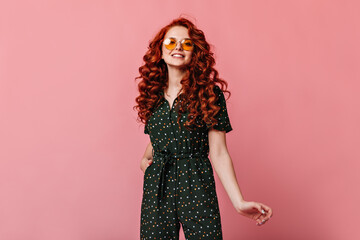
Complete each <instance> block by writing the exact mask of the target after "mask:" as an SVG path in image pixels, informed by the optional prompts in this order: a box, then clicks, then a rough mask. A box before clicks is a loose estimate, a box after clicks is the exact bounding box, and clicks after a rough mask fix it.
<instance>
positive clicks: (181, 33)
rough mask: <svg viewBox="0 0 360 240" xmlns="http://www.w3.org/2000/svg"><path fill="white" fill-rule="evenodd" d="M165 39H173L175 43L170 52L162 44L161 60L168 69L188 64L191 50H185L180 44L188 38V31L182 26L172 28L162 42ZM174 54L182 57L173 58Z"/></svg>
mask: <svg viewBox="0 0 360 240" xmlns="http://www.w3.org/2000/svg"><path fill="white" fill-rule="evenodd" d="M167 38H174V39H175V41H176V43H175V44H176V47H175V48H174V49H172V50H170V49H167V48H166V47H165V44H164V43H162V47H161V48H162V57H161V58H162V59H164V61H165V63H166V64H167V65H168V67H176V68H180V67H183V66H185V65H187V64H188V63H190V61H191V55H192V52H193V50H185V49H184V48H183V47H182V44H181V40H183V39H186V38H190V36H189V34H188V29H187V28H186V27H183V26H174V27H172V28H170V29H169V30H168V32H167V33H166V34H165V37H164V39H163V40H165V39H167ZM175 53H178V54H180V55H182V56H176V55H175V56H174V54H175Z"/></svg>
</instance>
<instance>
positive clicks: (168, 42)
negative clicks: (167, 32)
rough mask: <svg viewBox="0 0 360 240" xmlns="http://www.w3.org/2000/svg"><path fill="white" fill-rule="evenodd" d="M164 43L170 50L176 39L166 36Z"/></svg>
mask: <svg viewBox="0 0 360 240" xmlns="http://www.w3.org/2000/svg"><path fill="white" fill-rule="evenodd" d="M164 45H165V47H166V48H167V49H169V50H172V49H174V48H175V46H176V41H175V40H174V39H172V38H167V39H165V40H164Z"/></svg>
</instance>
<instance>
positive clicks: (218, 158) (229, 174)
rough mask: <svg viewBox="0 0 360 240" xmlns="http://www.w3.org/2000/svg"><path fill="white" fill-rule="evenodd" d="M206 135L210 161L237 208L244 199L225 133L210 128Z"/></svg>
mask: <svg viewBox="0 0 360 240" xmlns="http://www.w3.org/2000/svg"><path fill="white" fill-rule="evenodd" d="M208 136H209V148H210V152H209V155H210V159H211V163H212V165H213V166H214V169H215V172H216V174H217V175H218V177H219V178H220V181H221V183H222V185H223V186H224V188H225V191H226V193H227V194H228V196H229V198H230V200H231V202H232V204H233V206H234V208H235V209H236V210H238V209H240V206H241V204H242V202H243V201H244V197H243V196H242V194H241V191H240V187H239V185H238V182H237V179H236V174H235V171H234V166H233V163H232V160H231V158H230V155H229V152H228V150H227V146H226V133H225V132H224V131H218V130H214V129H210V130H209V135H208Z"/></svg>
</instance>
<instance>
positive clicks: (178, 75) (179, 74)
mask: <svg viewBox="0 0 360 240" xmlns="http://www.w3.org/2000/svg"><path fill="white" fill-rule="evenodd" d="M185 73H186V72H185V71H183V70H181V69H179V68H172V67H168V88H167V89H168V94H172V93H177V92H179V90H180V89H181V87H182V85H181V83H180V81H181V79H183V78H184V76H185Z"/></svg>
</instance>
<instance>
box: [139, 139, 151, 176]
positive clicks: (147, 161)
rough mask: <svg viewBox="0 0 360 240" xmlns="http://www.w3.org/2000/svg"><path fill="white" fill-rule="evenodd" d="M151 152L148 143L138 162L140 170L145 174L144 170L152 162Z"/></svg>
mask: <svg viewBox="0 0 360 240" xmlns="http://www.w3.org/2000/svg"><path fill="white" fill-rule="evenodd" d="M152 151H153V147H152V144H151V141H150V142H149V144H148V145H147V147H146V150H145V153H144V156H143V157H142V159H141V162H140V169H141V171H143V173H145V170H146V168H147V167H148V166H150V165H151V163H152V161H153V156H152Z"/></svg>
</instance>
